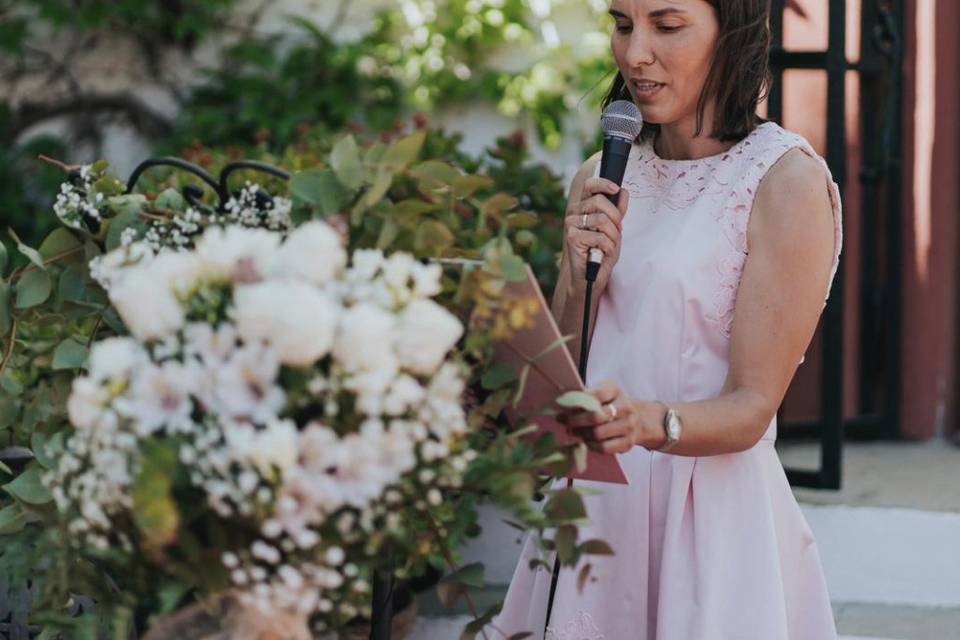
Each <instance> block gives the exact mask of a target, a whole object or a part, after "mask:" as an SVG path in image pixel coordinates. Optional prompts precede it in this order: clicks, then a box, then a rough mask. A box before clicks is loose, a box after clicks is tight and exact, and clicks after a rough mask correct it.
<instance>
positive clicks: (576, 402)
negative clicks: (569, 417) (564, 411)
mask: <svg viewBox="0 0 960 640" xmlns="http://www.w3.org/2000/svg"><path fill="white" fill-rule="evenodd" d="M557 404H559V405H560V406H561V407H568V408H577V409H583V410H584V411H592V412H594V413H600V412H601V411H602V410H603V408H602V407H601V406H600V401H599V400H597V397H596V396H595V395H593V394H591V393H587V392H586V391H567V392H566V393H564V394H563V395H561V396H560V397H558V398H557Z"/></svg>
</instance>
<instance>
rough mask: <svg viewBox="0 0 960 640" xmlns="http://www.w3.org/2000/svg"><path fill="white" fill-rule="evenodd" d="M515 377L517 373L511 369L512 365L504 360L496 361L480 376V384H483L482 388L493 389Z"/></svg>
mask: <svg viewBox="0 0 960 640" xmlns="http://www.w3.org/2000/svg"><path fill="white" fill-rule="evenodd" d="M516 379H517V373H516V372H515V371H514V370H513V367H511V366H510V365H509V364H507V363H505V362H497V363H495V364H494V365H493V366H492V367H490V368H489V369H487V371H486V372H485V373H484V374H483V377H482V378H480V384H482V385H483V388H484V389H490V390H493V389H499V388H500V387H502V386H504V385H506V384H508V383H510V382H513V381H514V380H516Z"/></svg>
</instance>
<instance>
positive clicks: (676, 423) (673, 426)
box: [667, 412, 681, 440]
mask: <svg viewBox="0 0 960 640" xmlns="http://www.w3.org/2000/svg"><path fill="white" fill-rule="evenodd" d="M680 429H681V427H680V419H679V418H678V417H677V414H676V413H673V412H671V413H670V415H669V417H668V418H667V434H668V435H669V437H670V439H671V440H676V439H677V438H679V437H680Z"/></svg>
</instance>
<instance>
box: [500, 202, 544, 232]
mask: <svg viewBox="0 0 960 640" xmlns="http://www.w3.org/2000/svg"><path fill="white" fill-rule="evenodd" d="M511 208H512V207H511ZM538 224H540V218H538V217H537V216H536V215H534V214H532V213H530V212H529V211H519V212H517V213H511V214H510V215H508V216H507V226H509V227H510V228H511V229H532V228H533V227H536V226H537V225H538Z"/></svg>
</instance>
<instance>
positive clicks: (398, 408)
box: [383, 375, 424, 416]
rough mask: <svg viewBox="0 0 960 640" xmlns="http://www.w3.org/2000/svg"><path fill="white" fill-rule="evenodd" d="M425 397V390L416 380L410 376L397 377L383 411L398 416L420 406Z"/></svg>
mask: <svg viewBox="0 0 960 640" xmlns="http://www.w3.org/2000/svg"><path fill="white" fill-rule="evenodd" d="M423 396H424V389H423V387H422V386H420V383H419V382H417V381H416V379H415V378H413V377H412V376H408V375H401V376H397V378H396V379H395V380H394V381H393V384H391V385H390V390H389V391H388V392H387V396H386V398H384V401H383V410H384V412H386V413H387V414H388V415H392V416H398V415H400V414H402V413H404V412H405V411H406V410H407V409H408V408H410V407H413V406H415V405H417V404H419V403H420V401H421V400H423Z"/></svg>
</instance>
